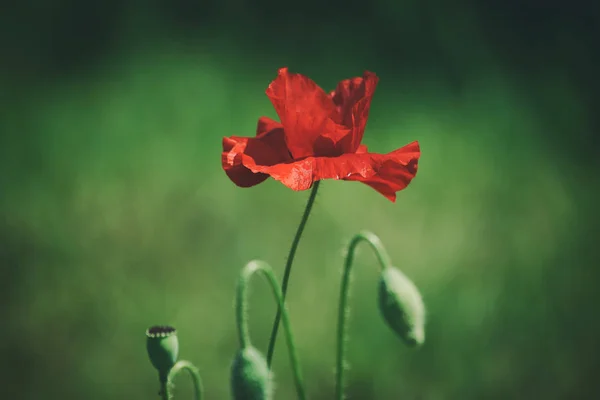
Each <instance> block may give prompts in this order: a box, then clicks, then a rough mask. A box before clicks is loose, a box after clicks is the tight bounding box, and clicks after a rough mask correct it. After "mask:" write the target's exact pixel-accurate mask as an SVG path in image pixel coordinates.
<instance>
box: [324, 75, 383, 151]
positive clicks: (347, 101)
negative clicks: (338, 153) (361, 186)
mask: <svg viewBox="0 0 600 400" xmlns="http://www.w3.org/2000/svg"><path fill="white" fill-rule="evenodd" d="M378 82H379V78H378V77H377V75H375V73H373V72H369V71H365V72H364V74H363V76H362V77H357V78H352V79H346V80H343V81H341V82H340V83H338V85H337V87H336V89H335V90H334V91H333V92H331V93H330V96H331V98H332V100H333V102H334V104H335V105H336V109H337V114H338V115H339V120H338V121H336V122H338V123H340V124H342V125H343V126H345V127H347V128H348V129H349V130H350V135H348V136H347V137H345V138H343V139H342V140H341V143H340V145H341V149H342V152H343V153H353V152H355V151H356V149H357V148H358V146H359V145H360V142H361V141H362V138H363V135H364V133H365V127H366V125H367V120H368V118H369V110H370V108H371V99H372V98H373V95H374V94H375V89H376V88H377V83H378Z"/></svg>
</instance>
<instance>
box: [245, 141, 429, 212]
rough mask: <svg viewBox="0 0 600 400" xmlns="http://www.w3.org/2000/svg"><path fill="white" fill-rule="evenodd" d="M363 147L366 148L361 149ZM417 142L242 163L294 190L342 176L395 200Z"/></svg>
mask: <svg viewBox="0 0 600 400" xmlns="http://www.w3.org/2000/svg"><path fill="white" fill-rule="evenodd" d="M361 150H365V151H366V148H364V147H363V148H361ZM420 155H421V153H420V151H419V144H418V142H413V143H411V144H409V145H407V146H405V147H402V148H401V149H398V150H395V151H393V152H391V153H388V154H373V153H366V152H365V153H355V154H343V155H341V156H339V157H308V158H305V159H303V160H300V161H293V162H289V163H284V164H276V165H270V166H266V165H259V164H257V163H255V162H254V161H253V160H252V159H249V158H248V159H244V160H243V162H244V165H245V166H246V167H247V168H248V169H250V170H251V171H253V172H255V173H263V174H268V175H270V176H271V177H273V178H274V179H276V180H278V181H280V182H282V183H283V184H284V185H286V186H287V187H289V188H290V189H293V190H306V189H309V188H310V187H311V186H312V184H313V182H315V181H318V180H322V179H343V180H354V181H360V182H364V183H366V184H367V185H369V186H371V187H373V188H374V189H375V190H377V191H378V192H380V193H381V194H383V195H384V196H385V197H387V198H388V199H390V200H391V201H395V199H396V192H397V191H399V190H402V189H404V188H405V187H406V186H407V185H408V184H409V183H410V181H411V180H412V178H414V176H415V174H416V170H417V162H418V159H419V156H420Z"/></svg>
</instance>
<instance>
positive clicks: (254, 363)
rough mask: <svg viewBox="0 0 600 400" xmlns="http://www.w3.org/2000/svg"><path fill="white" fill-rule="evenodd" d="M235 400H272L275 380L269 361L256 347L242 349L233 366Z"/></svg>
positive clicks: (232, 381) (232, 389) (232, 380)
mask: <svg viewBox="0 0 600 400" xmlns="http://www.w3.org/2000/svg"><path fill="white" fill-rule="evenodd" d="M231 391H232V394H233V398H234V400H270V399H272V397H273V380H272V375H271V370H270V369H269V366H268V365H267V360H265V358H264V357H263V355H262V354H261V353H260V352H259V351H258V350H257V349H256V348H254V347H252V346H247V347H246V348H243V349H240V350H239V351H238V353H237V355H236V356H235V359H234V360H233V365H232V366H231Z"/></svg>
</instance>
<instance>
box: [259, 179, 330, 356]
mask: <svg viewBox="0 0 600 400" xmlns="http://www.w3.org/2000/svg"><path fill="white" fill-rule="evenodd" d="M319 183H320V181H317V182H315V183H313V187H312V190H311V192H310V196H309V198H308V201H307V202H306V208H305V209H304V214H303V215H302V219H301V220H300V225H298V230H297V231H296V236H294V241H293V242H292V247H291V248H290V252H289V254H288V257H287V261H286V264H285V270H284V272H283V280H282V281H281V294H282V296H283V300H285V296H286V294H287V288H288V282H289V279H290V273H291V271H292V263H293V262H294V256H295V255H296V250H297V249H298V244H299V243H300V237H302V232H303V231H304V227H305V226H306V222H307V221H308V216H309V215H310V211H311V210H312V206H313V204H314V202H315V198H316V197H317V190H318V189H319ZM280 319H281V308H280V309H279V310H278V311H277V315H276V316H275V321H274V322H273V329H272V330H271V338H270V339H269V348H268V350H267V364H268V365H269V366H271V362H272V361H273V353H274V352H275V342H276V341H277V332H278V330H279V320H280Z"/></svg>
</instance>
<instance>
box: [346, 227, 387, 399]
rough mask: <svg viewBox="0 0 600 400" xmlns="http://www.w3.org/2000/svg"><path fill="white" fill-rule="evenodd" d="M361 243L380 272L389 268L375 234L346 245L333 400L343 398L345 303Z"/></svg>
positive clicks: (353, 239) (385, 253)
mask: <svg viewBox="0 0 600 400" xmlns="http://www.w3.org/2000/svg"><path fill="white" fill-rule="evenodd" d="M362 241H364V242H367V243H368V244H369V245H370V246H371V248H372V249H373V251H374V252H375V255H376V256H377V261H378V262H379V266H380V267H381V269H382V270H384V269H386V268H388V267H390V266H391V259H390V256H389V255H388V253H387V251H386V250H385V248H384V247H383V244H382V243H381V240H379V238H378V237H377V236H376V235H375V234H373V233H371V232H367V231H363V232H360V233H358V234H356V235H355V236H354V237H353V238H352V241H350V244H349V245H348V253H347V254H346V259H345V261H344V274H343V276H342V286H341V290H340V305H339V309H338V330H337V359H336V368H335V375H336V376H335V378H336V382H335V383H336V384H335V398H336V399H337V400H342V399H343V397H344V394H343V390H342V388H343V384H344V356H345V354H346V340H345V339H346V338H345V334H346V319H347V317H348V312H349V310H348V305H347V303H348V289H349V285H350V272H351V270H352V263H353V261H354V253H355V251H356V247H357V246H358V244H359V243H360V242H362Z"/></svg>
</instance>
